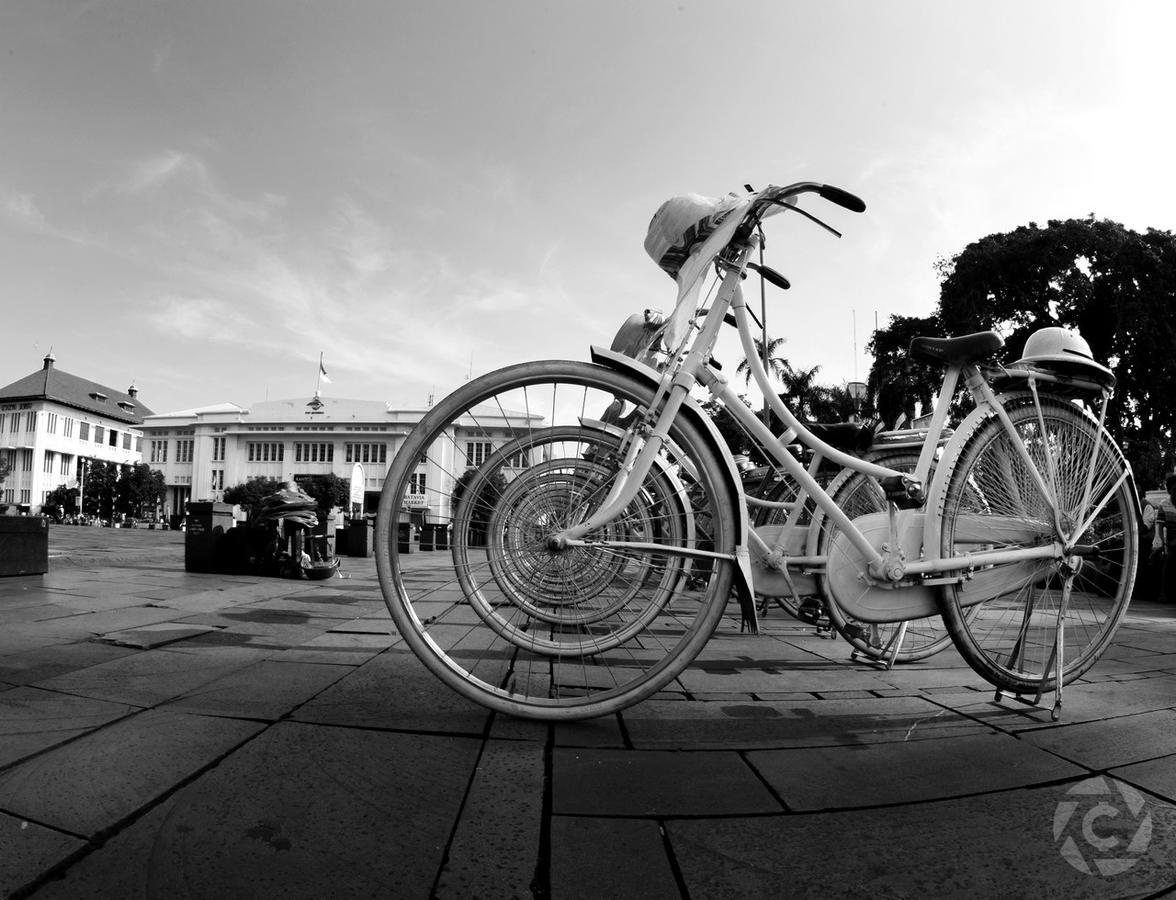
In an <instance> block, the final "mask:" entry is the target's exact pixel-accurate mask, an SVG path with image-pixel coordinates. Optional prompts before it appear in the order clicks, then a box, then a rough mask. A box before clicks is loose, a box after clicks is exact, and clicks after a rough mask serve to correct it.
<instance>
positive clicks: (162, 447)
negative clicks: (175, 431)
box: [151, 441, 167, 463]
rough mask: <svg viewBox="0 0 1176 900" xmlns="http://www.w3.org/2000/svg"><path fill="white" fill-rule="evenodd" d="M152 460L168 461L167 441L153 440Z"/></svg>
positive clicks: (156, 461) (155, 461)
mask: <svg viewBox="0 0 1176 900" xmlns="http://www.w3.org/2000/svg"><path fill="white" fill-rule="evenodd" d="M151 461H152V462H153V463H166V462H167V441H152V442H151Z"/></svg>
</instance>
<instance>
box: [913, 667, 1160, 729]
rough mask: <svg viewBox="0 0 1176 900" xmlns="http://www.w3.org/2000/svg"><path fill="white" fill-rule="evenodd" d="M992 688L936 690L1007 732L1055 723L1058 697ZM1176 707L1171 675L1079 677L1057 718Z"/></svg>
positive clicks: (1069, 720)
mask: <svg viewBox="0 0 1176 900" xmlns="http://www.w3.org/2000/svg"><path fill="white" fill-rule="evenodd" d="M994 693H995V692H994V691H992V690H991V689H989V690H986V691H979V692H977V691H965V692H960V693H940V694H936V695H935V702H936V703H941V704H943V705H944V706H948V707H951V708H952V709H955V710H956V711H957V712H960V713H963V714H965V715H968V716H972V717H974V718H976V719H978V720H981V721H984V722H987V723H989V724H991V725H993V726H994V727H999V728H1002V729H1005V730H1009V731H1018V730H1024V729H1029V728H1049V727H1054V723H1053V722H1051V720H1050V709H1051V708H1052V706H1053V701H1054V695H1053V694H1052V693H1047V694H1046V695H1045V696H1044V697H1043V698H1042V703H1043V706H1041V707H1034V706H1032V705H1029V704H1027V703H1023V702H1020V701H1018V700H1016V699H1015V698H1013V697H1009V696H1005V697H1004V698H1003V699H1002V700H1001V701H999V702H995V701H994V700H993V697H994ZM1026 699H1028V700H1032V699H1033V697H1032V695H1030V696H1028V697H1027V698H1026ZM1173 708H1176V691H1174V684H1173V681H1172V679H1171V678H1145V679H1140V680H1136V681H1124V682H1116V681H1104V682H1099V683H1093V684H1092V683H1080V682H1075V683H1074V684H1069V685H1066V686H1065V687H1064V688H1063V702H1062V710H1061V718H1060V719H1059V720H1058V721H1059V723H1060V724H1063V725H1073V724H1076V723H1079V722H1094V721H1098V720H1101V719H1115V718H1118V717H1120V716H1128V715H1133V714H1136V713H1142V712H1152V711H1154V710H1161V709H1173Z"/></svg>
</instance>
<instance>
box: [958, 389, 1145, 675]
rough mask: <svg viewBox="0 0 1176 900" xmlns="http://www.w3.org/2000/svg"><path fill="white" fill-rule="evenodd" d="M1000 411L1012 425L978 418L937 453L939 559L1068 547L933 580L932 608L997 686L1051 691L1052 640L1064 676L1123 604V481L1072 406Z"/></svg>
mask: <svg viewBox="0 0 1176 900" xmlns="http://www.w3.org/2000/svg"><path fill="white" fill-rule="evenodd" d="M1008 413H1009V417H1010V419H1011V421H1012V424H1013V426H1014V433H1013V434H1010V433H1009V432H1008V431H1006V430H1005V428H1004V426H1003V425H1002V424H1001V423H1000V421H999V420H997V419H996V418H995V417H988V418H985V419H982V420H980V421H979V422H978V423H977V426H976V428H975V430H974V432H973V434H972V435H971V436H970V437H969V438H967V439H966V441H965V443H964V444H963V446H962V450H961V451H960V453H959V454H958V455H957V456H956V457H955V458H954V459H952V460H947V461H945V462H944V465H947V466H951V467H952V468H951V470H950V471H949V473H948V481H947V490H946V494H945V495H944V502H943V507H942V521H943V534H942V553H943V556H944V558H950V557H953V556H961V555H965V554H968V553H974V552H977V551H985V550H1016V549H1022V548H1033V547H1042V546H1047V545H1050V544H1053V543H1055V542H1059V543H1061V544H1063V545H1065V546H1067V547H1070V548H1071V551H1070V552H1069V553H1067V554H1065V555H1059V556H1058V558H1046V559H1031V560H1020V561H1014V562H1006V563H999V564H996V565H988V566H980V567H978V568H977V569H975V570H974V571H972V572H970V573H969V577H968V578H966V579H964V580H962V581H960V582H958V583H955V584H952V585H949V586H947V587H946V588H945V589H944V594H943V597H942V603H943V617H944V621H945V622H946V624H947V627H948V630H949V631H950V632H951V636H952V639H953V641H954V642H955V644H956V647H957V648H958V649H959V651H960V653H961V655H962V656H963V657H964V658H965V659H966V660H967V661H968V662H969V663H970V664H971V665H972V667H973V668H974V669H975V670H976V672H977V673H978V674H980V675H982V676H983V677H984V678H986V679H987V680H988V681H990V682H992V683H993V684H994V685H996V686H997V687H999V688H1002V689H1004V690H1009V691H1015V692H1022V693H1023V692H1028V691H1031V690H1053V689H1054V688H1055V687H1056V672H1057V671H1058V667H1057V657H1056V649H1057V647H1058V646H1060V647H1061V650H1062V665H1061V673H1062V683H1063V684H1067V683H1069V682H1070V681H1072V680H1073V679H1075V678H1077V677H1078V676H1080V675H1081V674H1082V673H1083V672H1085V671H1086V670H1087V669H1089V668H1090V667H1091V666H1092V665H1093V664H1094V663H1095V662H1096V661H1097V660H1098V658H1099V656H1100V655H1101V654H1102V652H1103V651H1104V650H1105V649H1106V648H1107V646H1108V645H1109V644H1110V642H1111V640H1112V638H1113V637H1114V634H1115V629H1116V628H1117V627H1118V625H1119V622H1120V620H1121V619H1122V618H1123V614H1124V613H1125V612H1126V610H1127V604H1128V602H1129V601H1130V597H1131V586H1132V583H1133V581H1134V578H1135V566H1136V559H1137V555H1138V524H1137V522H1136V518H1135V506H1134V502H1133V498H1132V496H1131V479H1130V477H1129V470H1128V468H1127V463H1126V461H1125V460H1124V459H1123V456H1122V454H1121V453H1120V452H1119V450H1118V448H1117V447H1116V446H1115V444H1114V443H1113V442H1112V440H1111V438H1110V436H1109V435H1108V434H1107V433H1106V431H1105V430H1101V429H1100V428H1099V427H1098V423H1097V422H1095V421H1094V420H1093V419H1092V418H1091V417H1090V416H1089V415H1087V414H1085V413H1084V412H1082V411H1081V410H1080V409H1079V408H1078V407H1077V406H1075V405H1074V404H1073V403H1070V402H1067V401H1065V400H1061V399H1057V398H1052V397H1042V398H1041V409H1040V413H1039V411H1038V409H1037V407H1036V406H1035V405H1034V404H1033V403H1032V402H1027V403H1023V404H1020V405H1017V406H1015V407H1013V408H1011V409H1008ZM1017 445H1020V447H1023V448H1024V449H1025V450H1026V451H1027V452H1028V455H1029V457H1030V458H1031V459H1032V461H1033V464H1034V467H1035V468H1036V469H1037V471H1038V472H1039V473H1040V474H1041V478H1042V480H1043V482H1044V484H1045V487H1046V490H1045V491H1043V490H1042V488H1041V485H1040V483H1039V482H1038V480H1037V479H1035V478H1033V477H1032V474H1031V470H1030V468H1029V467H1028V466H1027V465H1026V463H1025V461H1024V459H1023V457H1022V455H1021V453H1020V452H1019V450H1018V446H1017ZM1051 495H1054V496H1056V502H1055V500H1054V499H1053V496H1051ZM1059 630H1060V640H1059Z"/></svg>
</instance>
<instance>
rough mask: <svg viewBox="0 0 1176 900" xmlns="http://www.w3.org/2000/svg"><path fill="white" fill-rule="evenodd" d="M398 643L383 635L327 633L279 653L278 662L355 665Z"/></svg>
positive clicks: (388, 635) (396, 640) (345, 632)
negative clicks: (280, 656)
mask: <svg viewBox="0 0 1176 900" xmlns="http://www.w3.org/2000/svg"><path fill="white" fill-rule="evenodd" d="M399 640H400V638H399V637H393V636H392V635H390V634H386V633H384V634H381V633H374V634H373V633H369V632H359V633H354V632H347V631H337V630H331V631H328V632H326V633H324V634H320V635H318V636H317V637H315V638H312V639H311V640H309V641H306V642H305V643H304V644H301V645H300V646H298V647H292V648H291V649H289V650H287V651H286V652H285V653H283V654H282V661H283V662H291V661H297V662H313V663H324V664H329V665H347V666H359V665H362V664H363V663H365V662H367V661H368V660H370V659H371V658H372V657H374V656H376V655H377V654H379V653H382V652H383V651H384V650H387V649H388V648H389V647H391V646H392V645H393V644H395V643H397V642H399Z"/></svg>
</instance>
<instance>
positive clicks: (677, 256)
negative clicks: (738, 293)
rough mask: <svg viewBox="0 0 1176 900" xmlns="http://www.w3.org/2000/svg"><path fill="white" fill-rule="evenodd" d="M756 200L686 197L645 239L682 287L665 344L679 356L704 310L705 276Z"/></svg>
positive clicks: (671, 203) (667, 209)
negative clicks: (693, 320) (697, 314)
mask: <svg viewBox="0 0 1176 900" xmlns="http://www.w3.org/2000/svg"><path fill="white" fill-rule="evenodd" d="M754 196H755V195H753V194H729V195H727V196H726V197H723V198H721V199H718V200H716V199H713V198H710V197H702V196H700V195H698V194H684V195H683V196H681V197H673V198H671V199H669V200H667V201H666V202H665V203H663V204H662V205H661V206H660V207H658V210H657V212H655V213H654V214H653V218H652V219H651V220H650V222H649V229H648V230H647V232H646V235H645V252H646V253H648V254H649V255H650V256H651V257H652V258H653V261H654V262H656V263H657V264H658V265H659V266H660V267H661V268H662V269H663V270H664V271H665V272H666V273H668V274H669V276H670V277H671V278H673V279H674V280H675V281H677V282H678V301H677V304H676V305H675V306H674V311H673V313H672V314H671V315H670V317H669V319H667V322H666V331H665V343H666V347H668V348H669V349H670V350H671V351H673V350H676V349H677V347H678V345H679V344H680V343H681V342H682V339H683V338H684V337H685V336H686V334H687V332H688V330H689V328H690V320H691V318H693V316H694V313H695V310H697V308H698V296H699V293H700V292H701V291H702V282H703V276H705V275H706V272H707V269H708V268H709V267H710V264H711V261H712V260H714V258H715V256H716V255H718V254H719V253H720V252H721V251H722V250H723V248H724V247H726V246H727V244H729V243H730V242H731V238H732V237H733V236H734V234H735V231H736V229H738V228H739V225H740V224H741V223H742V222H743V214H744V213H745V212H746V211H747V208H748V207H749V206H750V205H751V202H752V199H753V198H754Z"/></svg>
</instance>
